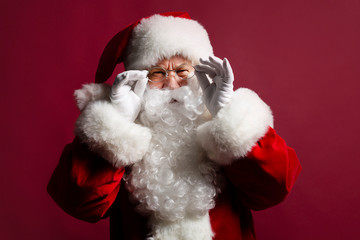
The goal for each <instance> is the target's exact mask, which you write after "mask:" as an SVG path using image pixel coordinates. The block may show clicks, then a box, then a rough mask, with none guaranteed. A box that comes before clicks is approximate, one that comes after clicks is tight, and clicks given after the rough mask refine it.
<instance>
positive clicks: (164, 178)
mask: <svg viewBox="0 0 360 240" xmlns="http://www.w3.org/2000/svg"><path fill="white" fill-rule="evenodd" d="M194 92H196V91H193V90H191V88H190V87H188V86H185V87H181V88H178V89H176V90H158V89H147V90H146V92H145V94H144V104H143V106H144V107H143V110H142V112H141V113H140V115H139V122H140V124H142V125H144V126H146V127H149V128H150V129H151V130H152V140H151V143H150V147H149V150H148V152H147V153H146V155H145V157H144V159H143V160H142V161H140V162H138V163H135V164H134V165H133V166H132V169H131V173H130V174H129V175H128V177H127V182H128V189H129V191H130V192H131V194H132V196H133V197H134V198H135V199H136V200H137V201H138V202H139V205H138V210H139V211H140V212H142V213H146V214H150V216H151V218H152V222H153V224H156V225H157V226H155V227H154V232H157V231H163V230H162V228H164V224H165V225H169V224H170V225H173V224H176V226H177V227H179V226H183V225H184V221H185V220H184V219H191V221H198V222H200V223H201V224H202V225H204V224H203V222H206V224H207V226H206V227H205V228H208V230H207V233H206V234H205V235H206V236H205V237H204V236H201V239H211V236H212V231H211V226H210V222H209V220H208V219H209V216H208V211H209V209H211V208H213V207H214V206H215V202H214V198H215V196H216V194H217V192H218V191H219V186H217V180H218V179H217V172H218V166H217V165H216V164H215V163H213V162H211V161H210V160H209V159H208V158H207V157H206V154H205V152H204V151H203V150H202V148H201V147H200V146H199V145H198V144H197V142H196V128H197V126H199V125H200V124H201V123H203V122H205V121H206V118H205V117H204V115H206V114H204V112H205V110H206V108H205V106H204V104H203V102H202V98H201V95H200V94H197V93H194ZM174 100H175V101H174ZM196 219H198V220H196ZM179 222H182V223H181V224H180V223H179ZM188 222H189V221H188V220H187V223H188ZM187 223H186V224H187ZM186 224H185V225H186ZM201 224H200V225H201ZM185 225H184V226H185ZM188 225H189V224H188ZM191 225H194V226H195V225H196V224H191ZM171 228H174V227H171ZM180 228H181V227H180ZM201 228H202V229H203V228H204V226H201V227H199V229H201ZM159 229H160V230H159ZM174 229H175V228H174ZM199 229H198V230H199ZM193 230H194V231H195V229H193ZM193 230H192V231H193ZM181 231H185V230H181ZM186 231H188V230H186ZM202 231H203V232H204V229H203V230H202ZM176 232H177V233H176V234H177V235H178V234H182V233H180V232H179V230H177V231H176ZM161 234H162V235H161ZM155 235H156V234H155V233H154V236H155ZM170 235H171V234H170ZM170 235H169V233H168V232H166V233H164V231H163V233H158V236H157V237H156V236H155V239H160V238H161V236H162V237H164V236H167V238H166V239H170V238H171V237H170ZM196 237H200V236H196ZM171 239H172V238H171ZM174 239H177V238H176V237H174ZM184 239H187V238H184ZM193 239H200V238H193Z"/></svg>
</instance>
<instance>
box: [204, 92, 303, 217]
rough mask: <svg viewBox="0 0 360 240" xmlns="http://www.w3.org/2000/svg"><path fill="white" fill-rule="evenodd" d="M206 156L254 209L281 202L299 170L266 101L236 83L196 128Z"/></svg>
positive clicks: (242, 198)
mask: <svg viewBox="0 0 360 240" xmlns="http://www.w3.org/2000/svg"><path fill="white" fill-rule="evenodd" d="M197 137H198V141H199V143H200V145H201V146H202V147H203V149H204V150H205V151H206V153H207V155H208V157H209V158H210V159H211V160H213V161H214V162H216V163H218V164H219V165H222V166H224V169H225V173H226V177H227V178H228V180H230V182H231V183H232V185H233V186H234V189H235V191H236V196H238V199H239V201H242V202H243V204H244V205H245V206H247V207H249V208H251V209H254V210H260V209H264V208H267V207H270V206H273V205H275V204H277V203H279V202H281V201H282V200H283V199H284V198H285V197H286V195H287V194H288V192H289V191H290V189H291V187H292V185H293V184H294V182H295V179H296V178H297V177H298V175H299V172H300V170H301V166H300V163H299V161H298V159H297V157H296V154H295V152H294V150H293V149H292V148H289V147H288V146H287V145H286V143H285V141H284V140H283V139H282V138H281V137H279V136H278V135H277V134H276V132H275V131H274V129H273V116H272V112H271V110H270V108H269V106H268V105H266V104H265V103H264V102H263V101H262V100H261V99H260V98H259V96H258V95H257V94H256V93H254V92H253V91H251V90H249V89H245V88H240V89H238V90H237V91H235V92H234V96H233V98H232V101H231V102H230V104H228V105H226V106H225V107H223V108H222V109H221V110H220V111H219V112H218V113H217V115H216V116H215V117H214V118H213V119H212V120H210V121H209V122H206V123H204V124H203V125H200V126H199V127H198V129H197Z"/></svg>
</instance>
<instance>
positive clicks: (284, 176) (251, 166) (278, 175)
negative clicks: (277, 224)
mask: <svg viewBox="0 0 360 240" xmlns="http://www.w3.org/2000/svg"><path fill="white" fill-rule="evenodd" d="M224 168H225V172H226V176H227V178H228V179H229V180H230V181H231V183H232V185H233V186H234V187H235V191H236V192H235V195H236V196H237V198H238V200H239V201H241V202H242V204H244V205H245V206H247V207H249V208H250V209H253V210H261V209H265V208H268V207H271V206H274V205H276V204H278V203H280V202H282V201H283V200H284V199H285V198H286V196H287V195H288V193H289V192H290V190H291V188H292V186H293V185H294V183H295V180H296V179H297V177H298V176H299V173H300V171H301V166H300V163H299V160H298V158H297V156H296V154H295V151H294V150H293V149H292V148H290V147H288V146H287V145H286V143H285V141H284V140H283V139H282V138H281V137H280V136H279V135H277V134H276V132H275V131H274V129H272V128H269V130H268V132H267V133H266V135H265V136H264V137H263V138H261V139H260V140H259V141H258V142H257V143H256V145H255V146H254V147H253V148H252V150H251V151H250V152H249V153H248V155H247V156H246V157H243V158H240V159H237V160H236V161H234V162H233V163H232V164H230V165H228V166H225V167H224Z"/></svg>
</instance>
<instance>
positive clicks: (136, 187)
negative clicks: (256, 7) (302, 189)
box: [48, 13, 301, 240]
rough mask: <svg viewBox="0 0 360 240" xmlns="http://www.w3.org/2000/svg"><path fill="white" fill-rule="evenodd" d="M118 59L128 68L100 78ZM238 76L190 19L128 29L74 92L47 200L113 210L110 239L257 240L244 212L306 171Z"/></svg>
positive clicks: (147, 21) (94, 215) (93, 214)
mask: <svg viewBox="0 0 360 240" xmlns="http://www.w3.org/2000/svg"><path fill="white" fill-rule="evenodd" d="M119 62H124V64H125V69H126V71H125V72H123V73H120V74H118V75H117V77H116V79H115V81H114V83H113V85H112V86H110V85H108V84H105V83H103V82H105V81H106V80H107V78H108V77H109V76H110V75H111V74H112V72H113V70H114V67H115V65H116V64H117V63H119ZM233 81H234V75H233V72H232V68H231V66H230V64H229V61H228V60H227V59H226V58H225V59H223V60H222V59H219V58H217V57H215V56H214V54H213V50H212V46H211V44H210V41H209V37H208V34H207V32H206V31H205V29H204V28H203V27H202V26H201V25H200V24H199V23H198V22H196V21H194V20H191V19H190V17H189V16H188V14H186V13H166V14H160V15H153V16H151V17H149V18H144V19H142V20H140V21H138V22H136V23H134V24H132V25H130V26H128V27H127V28H125V29H124V30H123V31H121V32H120V33H118V34H117V35H116V36H115V37H114V38H113V39H112V40H111V41H110V42H109V43H108V45H107V47H106V48H105V50H104V53H103V55H102V58H101V60H100V63H99V67H98V71H97V75H96V82H97V83H96V84H88V85H84V86H83V88H82V89H79V90H77V91H75V97H76V100H77V105H78V107H79V109H80V110H81V114H80V116H79V118H78V120H77V121H76V127H75V134H76V136H77V137H76V138H75V140H74V142H73V143H71V144H69V145H67V146H66V148H65V149H64V152H63V154H62V157H61V159H60V163H59V165H58V166H57V168H56V169H55V172H54V174H53V176H52V178H51V180H50V182H49V185H48V191H49V193H50V195H51V196H52V197H53V198H54V200H55V201H56V202H57V203H58V204H59V206H60V207H62V208H63V209H64V210H65V211H66V212H68V213H69V214H71V215H73V216H75V217H77V218H79V219H83V220H87V221H90V222H95V221H97V220H99V219H102V218H104V217H107V216H109V215H110V220H111V239H145V238H148V239H157V240H178V239H179V240H180V239H182V240H188V239H189V240H190V239H191V240H194V239H196V240H210V239H227V240H228V239H254V238H255V234H254V229H253V221H252V217H251V212H250V211H251V210H259V209H264V208H267V207H270V206H273V205H275V204H278V203H279V202H281V201H282V200H283V199H284V198H285V197H286V195H287V194H288V192H289V191H290V189H291V187H292V185H293V184H294V181H295V179H296V178H297V176H298V174H299V172H300V169H301V167H300V164H299V162H298V160H297V158H296V155H295V153H294V151H293V149H291V148H289V147H287V145H286V143H285V142H284V140H283V139H281V138H280V137H279V136H278V135H277V134H276V133H275V131H274V130H273V117H272V113H271V110H270V108H269V107H268V106H267V105H266V104H265V103H264V102H263V101H262V100H261V99H260V98H259V97H258V96H257V94H256V93H254V92H253V91H251V90H249V89H244V88H240V89H238V90H236V91H235V92H234V91H233Z"/></svg>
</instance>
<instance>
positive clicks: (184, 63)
mask: <svg viewBox="0 0 360 240" xmlns="http://www.w3.org/2000/svg"><path fill="white" fill-rule="evenodd" d="M182 65H190V66H192V65H191V64H189V63H186V62H183V63H181V64H179V65H177V66H175V67H174V69H176V68H178V67H181V66H182ZM150 68H164V69H166V68H165V67H163V66H159V65H156V66H152V67H150ZM150 68H149V69H150ZM166 70H168V69H166Z"/></svg>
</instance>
